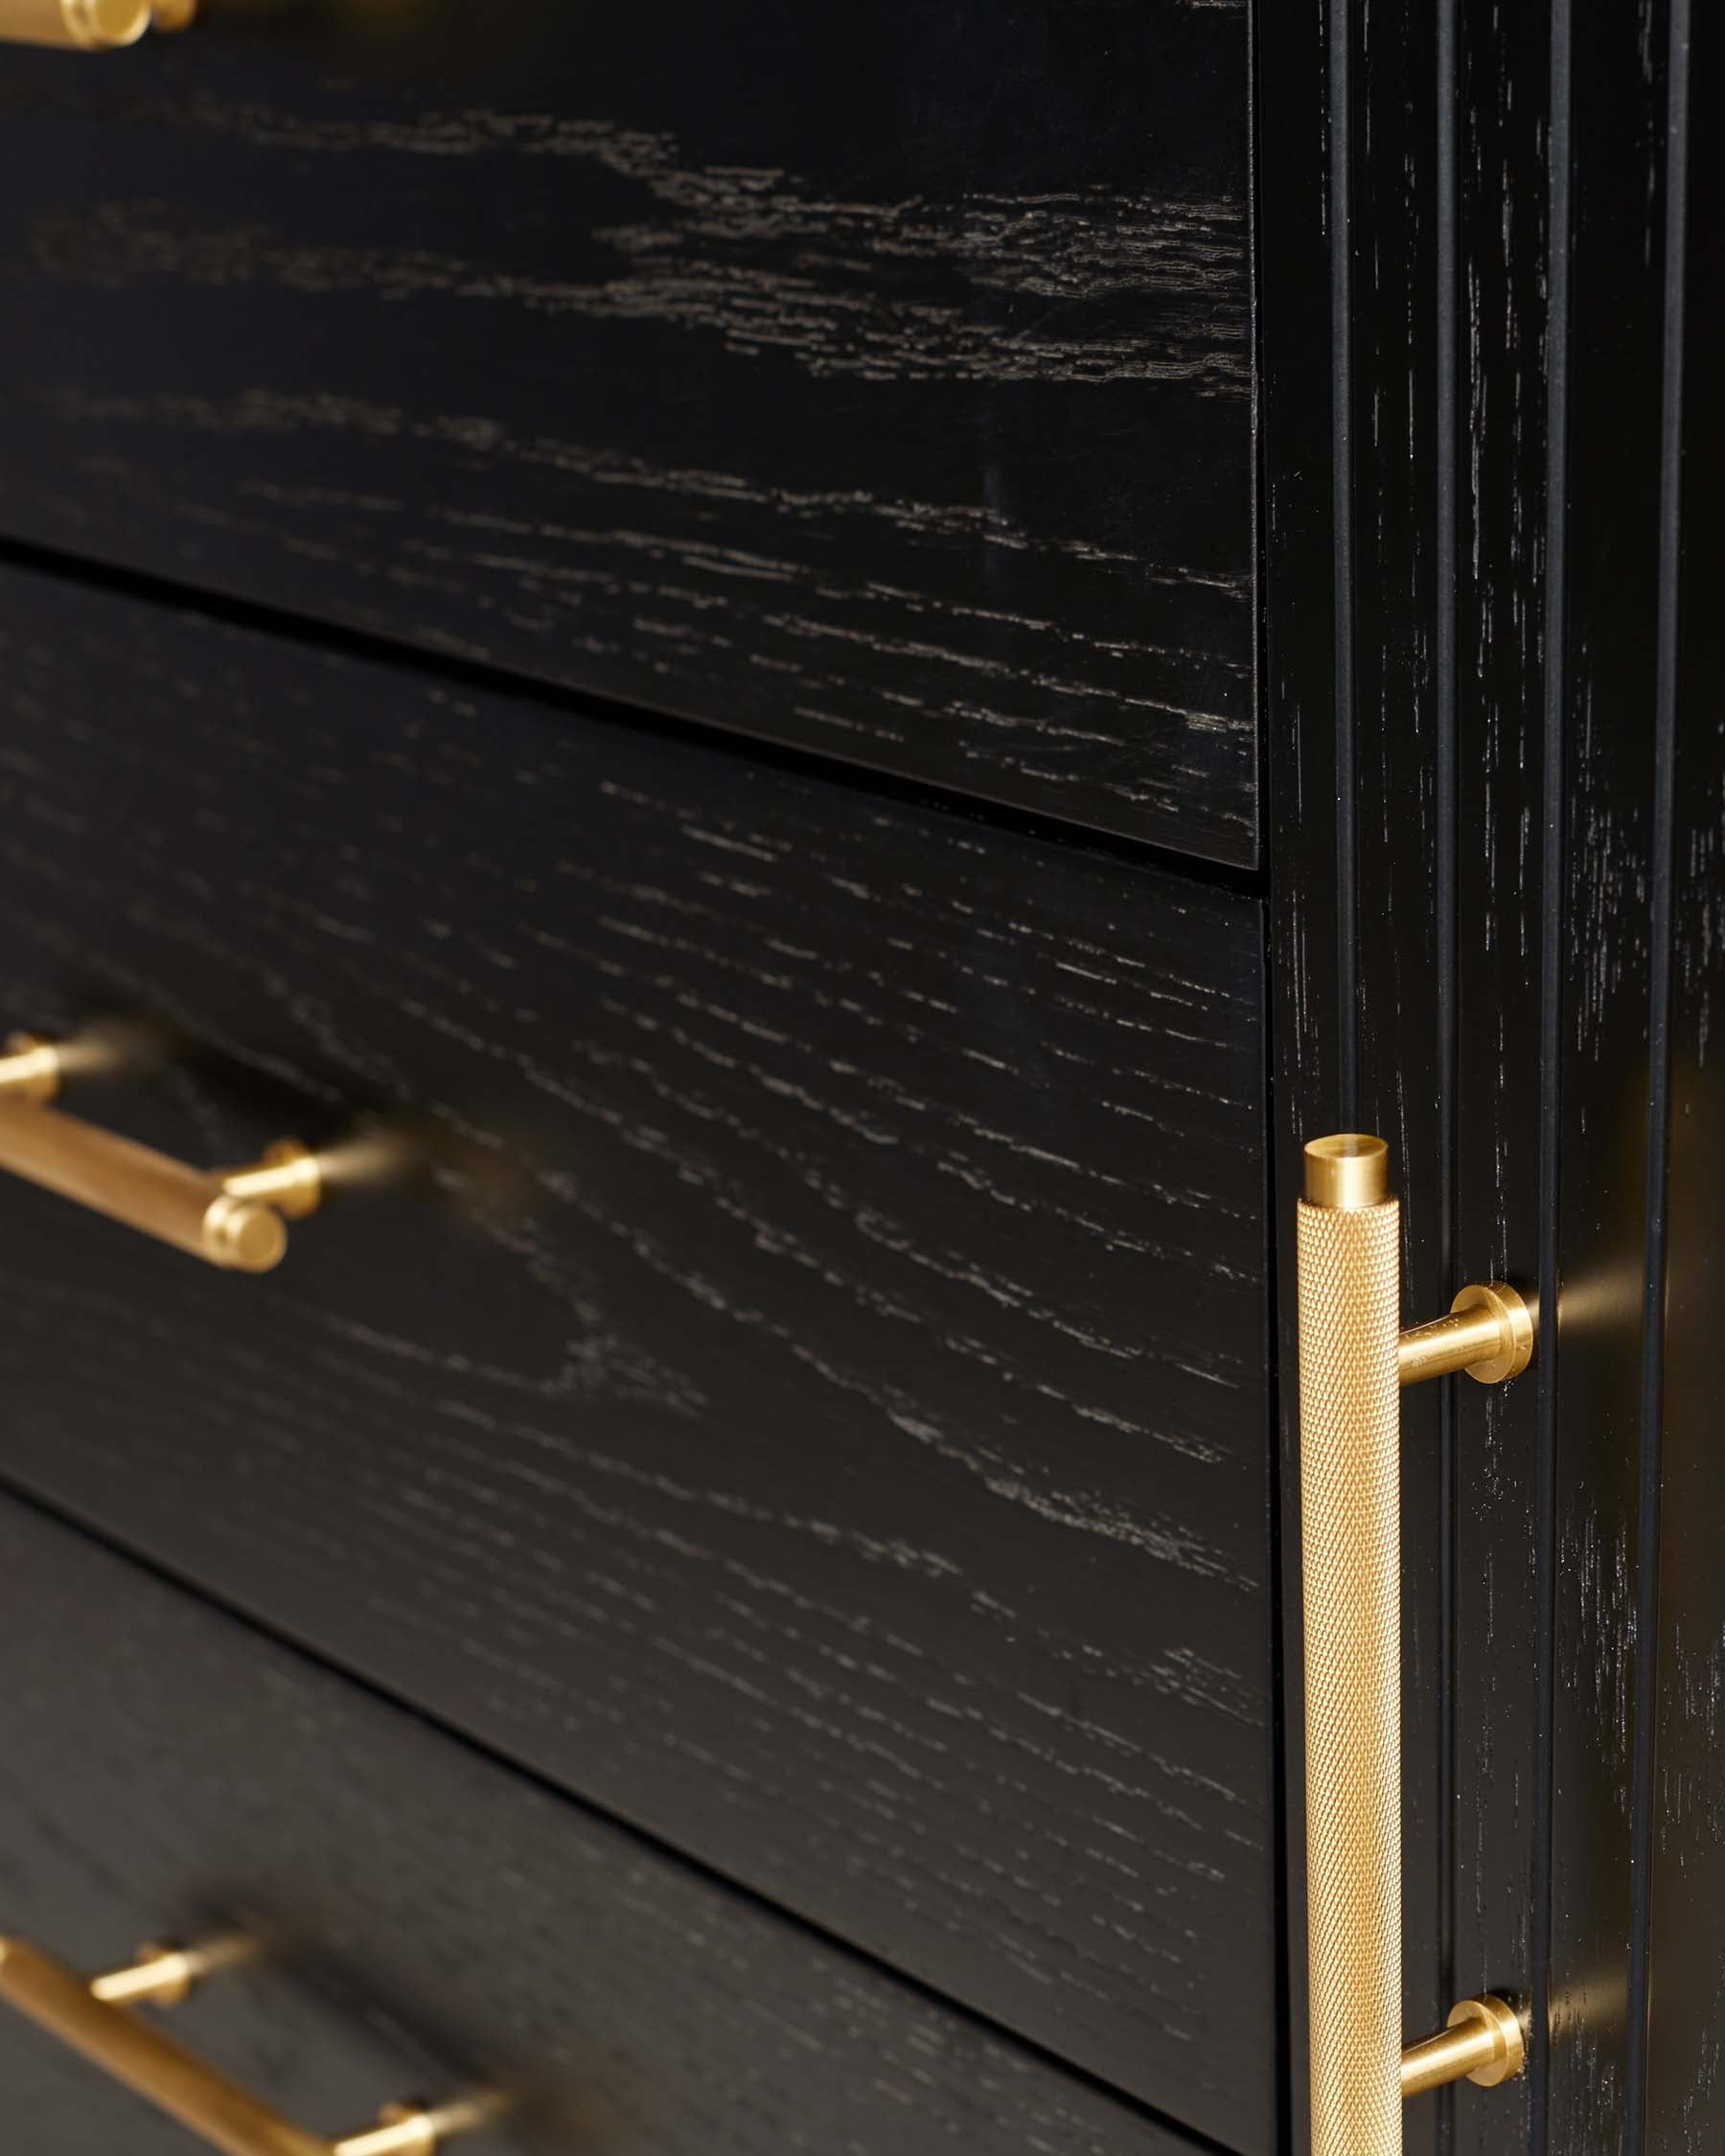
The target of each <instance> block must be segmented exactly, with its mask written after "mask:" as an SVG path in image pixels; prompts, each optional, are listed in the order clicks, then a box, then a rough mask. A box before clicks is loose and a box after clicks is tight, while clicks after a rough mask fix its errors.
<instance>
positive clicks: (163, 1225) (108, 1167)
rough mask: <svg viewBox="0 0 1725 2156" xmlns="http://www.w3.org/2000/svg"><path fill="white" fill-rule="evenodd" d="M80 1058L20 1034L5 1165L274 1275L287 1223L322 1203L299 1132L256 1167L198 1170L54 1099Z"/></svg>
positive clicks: (249, 1269)
mask: <svg viewBox="0 0 1725 2156" xmlns="http://www.w3.org/2000/svg"><path fill="white" fill-rule="evenodd" d="M76 1061H77V1059H76V1056H75V1054H73V1053H72V1052H71V1051H69V1050H67V1049H65V1048H62V1047H59V1046H57V1045H56V1044H54V1043H53V1042H49V1041H42V1040H38V1039H36V1038H35V1037H34V1035H31V1034H15V1035H13V1037H12V1040H11V1041H10V1042H9V1043H8V1044H7V1053H6V1054H4V1055H0V1170H3V1171H4V1172H6V1173H7V1174H9V1175H14V1176H21V1177H23V1179H24V1180H25V1181H27V1182H34V1183H36V1184H38V1185H39V1186H40V1187H41V1188H42V1189H44V1190H52V1191H54V1192H56V1193H57V1194H58V1196H59V1197H61V1198H70V1199H72V1200H73V1201H74V1203H75V1204H81V1205H87V1206H88V1207H89V1208H90V1210H91V1211H92V1212H98V1213H103V1214H104V1215H105V1216H106V1217H107V1218H108V1219H109V1220H117V1221H120V1222H123V1223H124V1224H125V1226H126V1227H135V1228H137V1229H139V1230H140V1232H142V1233H143V1234H146V1235H153V1236H154V1237H155V1238H156V1240H157V1241H158V1242H162V1243H172V1244H173V1247H174V1249H175V1250H185V1251H187V1252H188V1253H189V1254H190V1255H191V1256H193V1257H198V1258H202V1259H203V1260H204V1261H205V1262H206V1263H207V1264H210V1265H216V1266H221V1267H224V1268H225V1269H227V1270H228V1271H230V1272H236V1273H268V1272H270V1271H271V1270H272V1269H273V1268H274V1267H275V1266H278V1265H279V1264H280V1263H281V1262H282V1259H283V1258H284V1257H285V1256H286V1255H287V1251H288V1222H289V1221H290V1220H303V1219H304V1218H305V1217H306V1215H307V1214H309V1213H312V1212H315V1211H316V1209H317V1207H318V1205H319V1204H321V1203H322V1199H323V1174H322V1170H321V1168H320V1166H319V1163H318V1159H317V1156H316V1155H315V1154H313V1153H311V1152H309V1151H308V1150H307V1148H306V1147H305V1146H303V1145H301V1144H299V1143H298V1141H297V1140H295V1139H293V1138H283V1139H281V1140H280V1141H279V1142H278V1143H277V1144H275V1145H272V1146H270V1147H269V1149H268V1150H267V1152H266V1153H265V1156H264V1158H262V1159H261V1160H259V1161H256V1162H254V1163H253V1164H252V1165H251V1166H249V1167H244V1168H231V1169H213V1170H209V1169H201V1168H191V1167H188V1166H186V1164H185V1163H184V1162H183V1161H181V1160H174V1159H171V1158H169V1157H168V1155H167V1154H165V1153H156V1152H152V1151H151V1149H150V1147H149V1146H147V1145H135V1144H134V1143H133V1142H132V1140H131V1139H130V1138H125V1137H119V1136H117V1135H115V1134H114V1133H113V1132H112V1131H104V1130H102V1129H100V1128H99V1127H98V1126H97V1125H96V1124H94V1123H84V1122H81V1121H80V1120H79V1119H78V1117H77V1116H75V1115H66V1114H63V1113H62V1112H60V1111H59V1110H58V1109H56V1108H51V1107H49V1106H48V1103H49V1102H50V1101H51V1100H52V1099H53V1098H54V1097H55V1095H56V1094H58V1091H59V1089H60V1087H61V1085H62V1084H63V1083H64V1081H65V1079H66V1077H67V1075H68V1073H69V1069H70V1068H73V1067H76Z"/></svg>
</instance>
